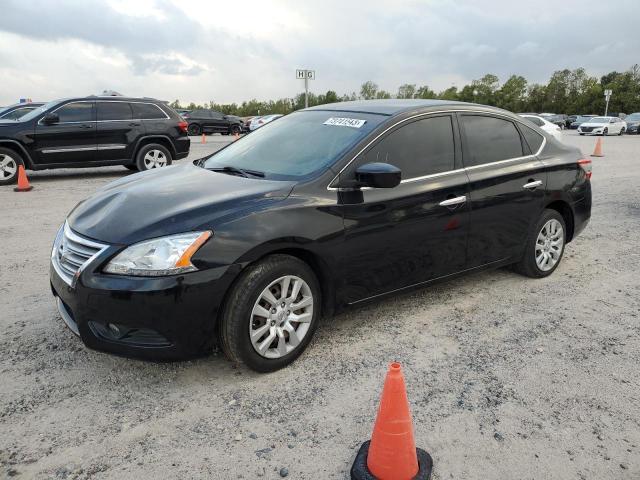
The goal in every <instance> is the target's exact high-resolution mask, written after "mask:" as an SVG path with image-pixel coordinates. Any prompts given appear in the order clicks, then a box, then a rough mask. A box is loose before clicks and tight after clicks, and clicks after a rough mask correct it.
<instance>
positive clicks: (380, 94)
mask: <svg viewBox="0 0 640 480" xmlns="http://www.w3.org/2000/svg"><path fill="white" fill-rule="evenodd" d="M376 98H378V99H384V98H391V94H390V93H389V92H387V91H386V90H378V91H377V92H376Z"/></svg>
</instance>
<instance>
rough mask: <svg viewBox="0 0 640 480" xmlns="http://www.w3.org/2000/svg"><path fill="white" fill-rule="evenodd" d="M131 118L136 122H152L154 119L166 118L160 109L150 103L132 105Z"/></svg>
mask: <svg viewBox="0 0 640 480" xmlns="http://www.w3.org/2000/svg"><path fill="white" fill-rule="evenodd" d="M131 109H132V110H133V118H135V119H136V120H153V119H156V118H167V115H166V114H165V113H164V112H163V111H162V110H160V107H158V106H157V105H154V104H152V103H132V104H131Z"/></svg>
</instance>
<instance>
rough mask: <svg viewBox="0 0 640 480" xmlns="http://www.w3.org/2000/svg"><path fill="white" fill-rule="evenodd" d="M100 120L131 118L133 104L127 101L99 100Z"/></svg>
mask: <svg viewBox="0 0 640 480" xmlns="http://www.w3.org/2000/svg"><path fill="white" fill-rule="evenodd" d="M97 108H98V121H100V120H103V121H104V120H131V119H132V118H133V117H132V115H131V106H130V105H129V104H128V103H127V102H98V103H97Z"/></svg>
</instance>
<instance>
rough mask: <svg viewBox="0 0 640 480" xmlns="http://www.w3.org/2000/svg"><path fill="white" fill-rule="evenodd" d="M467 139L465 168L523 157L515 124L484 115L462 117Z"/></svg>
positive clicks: (520, 141)
mask: <svg viewBox="0 0 640 480" xmlns="http://www.w3.org/2000/svg"><path fill="white" fill-rule="evenodd" d="M462 124H463V125H464V133H465V137H466V139H467V149H468V151H467V152H465V157H464V159H465V162H464V163H465V166H466V167H472V166H474V165H483V164H485V163H491V162H499V161H500V160H508V159H510V158H517V157H522V155H523V151H522V140H521V139H520V134H519V133H518V130H517V129H516V126H515V125H514V124H513V122H511V121H509V120H504V119H501V118H496V117H487V116H483V115H462Z"/></svg>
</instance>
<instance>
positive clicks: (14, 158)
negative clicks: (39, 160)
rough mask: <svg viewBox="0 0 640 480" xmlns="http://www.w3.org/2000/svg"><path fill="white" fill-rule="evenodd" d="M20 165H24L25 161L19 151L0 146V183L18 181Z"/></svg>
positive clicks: (5, 183) (8, 183)
mask: <svg viewBox="0 0 640 480" xmlns="http://www.w3.org/2000/svg"><path fill="white" fill-rule="evenodd" d="M20 165H24V162H23V161H22V157H21V156H20V155H19V154H18V153H16V152H14V151H13V150H10V149H8V148H0V185H13V184H14V183H16V182H17V181H18V167H19V166H20Z"/></svg>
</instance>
